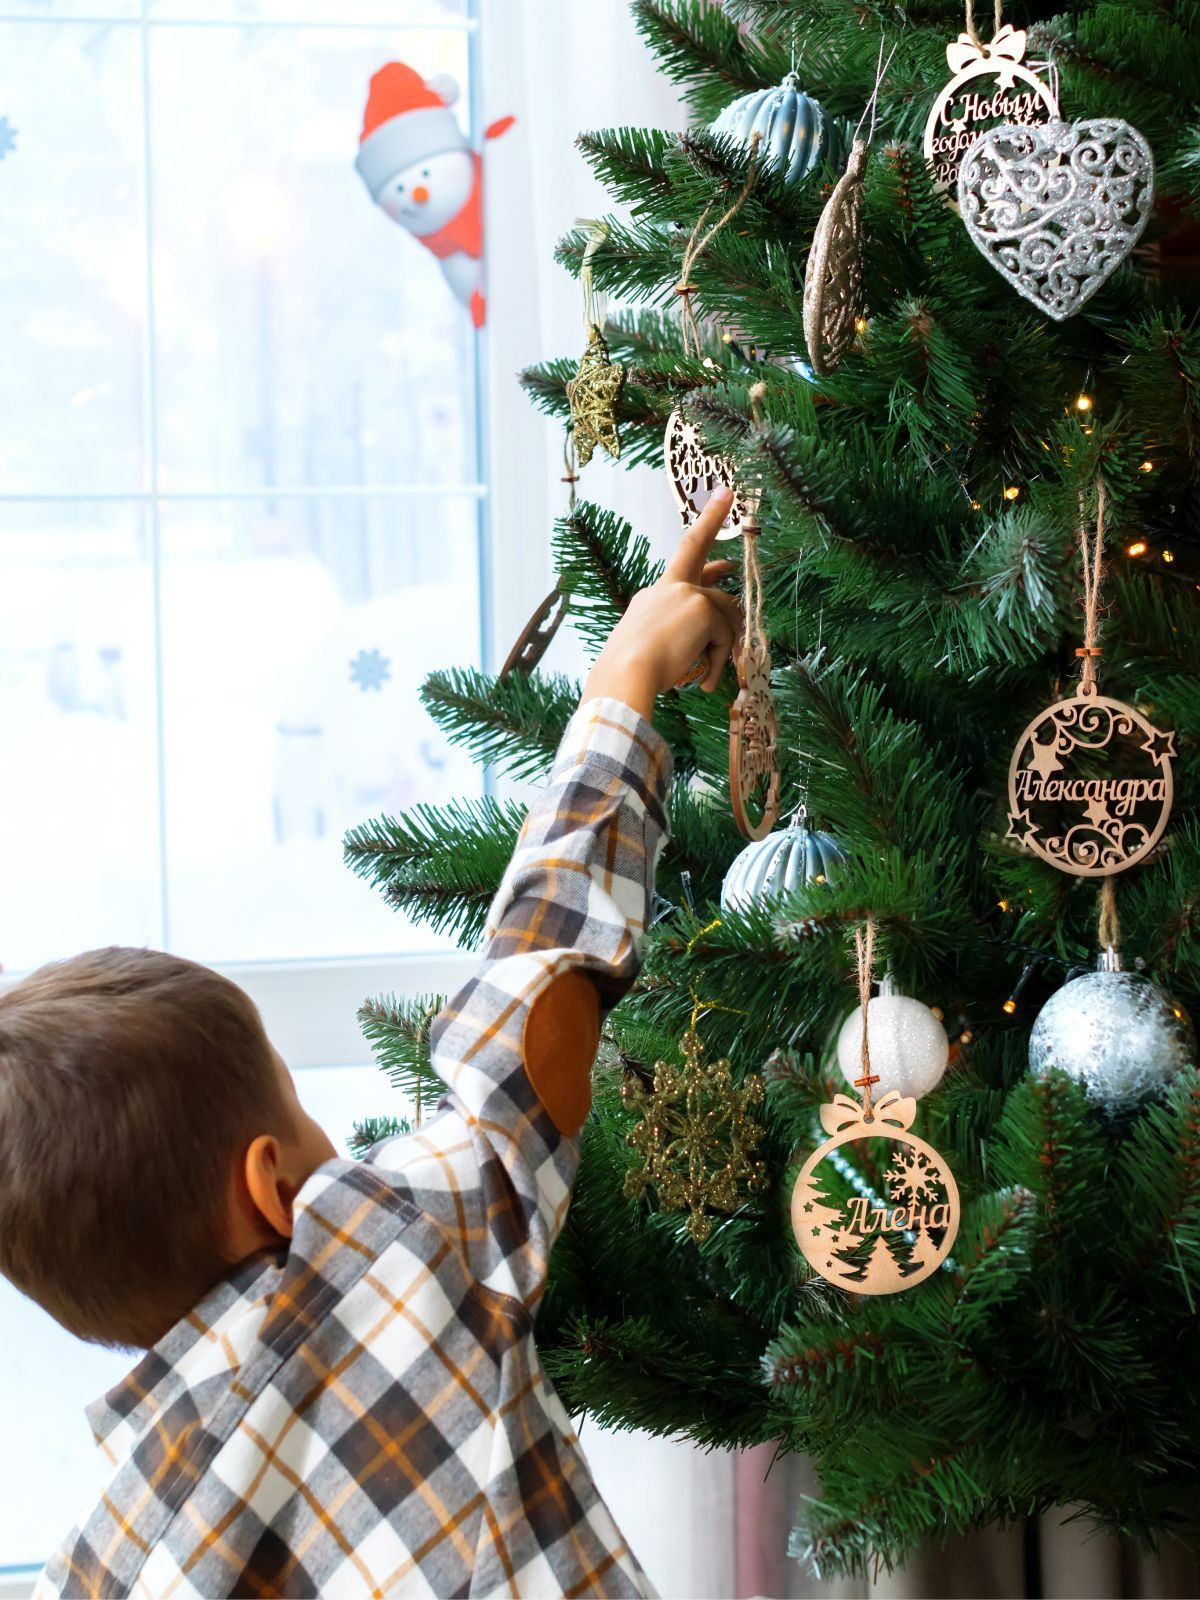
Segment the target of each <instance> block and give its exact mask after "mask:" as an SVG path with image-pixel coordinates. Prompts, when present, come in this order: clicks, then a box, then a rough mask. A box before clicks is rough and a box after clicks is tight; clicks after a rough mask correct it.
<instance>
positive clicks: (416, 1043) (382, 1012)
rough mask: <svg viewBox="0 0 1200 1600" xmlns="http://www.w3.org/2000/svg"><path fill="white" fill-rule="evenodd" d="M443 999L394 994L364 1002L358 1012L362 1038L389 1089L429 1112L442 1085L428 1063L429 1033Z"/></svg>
mask: <svg viewBox="0 0 1200 1600" xmlns="http://www.w3.org/2000/svg"><path fill="white" fill-rule="evenodd" d="M445 1001H446V997H445V996H444V995H438V994H435V995H413V996H411V997H406V998H404V999H398V998H397V997H396V996H395V995H394V994H389V995H380V996H378V997H377V998H376V999H373V1000H364V1002H363V1003H362V1005H361V1006H360V1007H359V1008H358V1021H359V1026H360V1027H361V1028H362V1031H363V1037H364V1038H365V1039H366V1040H367V1042H368V1044H369V1045H370V1046H371V1048H372V1050H373V1051H374V1053H375V1057H376V1059H377V1060H378V1062H379V1065H380V1066H381V1067H382V1068H383V1070H384V1071H385V1072H386V1073H387V1075H388V1077H389V1078H390V1080H391V1082H392V1083H393V1085H394V1086H395V1087H396V1088H397V1089H399V1090H401V1092H402V1093H403V1094H405V1095H407V1096H408V1098H409V1099H410V1100H412V1101H418V1100H421V1101H423V1103H424V1105H425V1106H426V1107H427V1108H428V1109H430V1110H432V1109H433V1107H434V1106H435V1105H436V1103H437V1100H438V1098H439V1096H440V1095H441V1093H442V1090H443V1087H444V1085H443V1084H442V1081H441V1079H440V1078H439V1077H438V1075H437V1073H436V1072H435V1071H434V1069H433V1064H432V1061H431V1060H430V1040H429V1029H430V1024H431V1023H432V1021H433V1019H434V1018H435V1017H436V1016H437V1014H438V1012H439V1011H440V1010H441V1009H442V1006H443V1005H444V1004H445Z"/></svg>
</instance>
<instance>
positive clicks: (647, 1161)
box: [621, 1028, 767, 1244]
mask: <svg viewBox="0 0 1200 1600" xmlns="http://www.w3.org/2000/svg"><path fill="white" fill-rule="evenodd" d="M679 1048H680V1050H681V1051H682V1053H683V1065H682V1066H677V1065H675V1064H674V1063H672V1062H669V1061H656V1062H655V1063H654V1087H653V1088H652V1089H648V1088H646V1087H645V1085H644V1084H642V1083H641V1082H640V1081H639V1080H638V1079H637V1078H633V1077H630V1078H627V1079H626V1080H625V1082H624V1083H623V1084H622V1085H621V1099H622V1100H623V1101H624V1103H625V1105H626V1106H628V1107H629V1108H630V1109H631V1110H634V1111H640V1112H641V1113H642V1119H641V1121H640V1122H638V1123H637V1124H636V1125H635V1127H634V1128H633V1130H632V1131H631V1132H630V1133H629V1135H628V1137H627V1142H628V1143H629V1144H630V1145H632V1147H633V1148H634V1150H636V1151H637V1153H638V1156H639V1157H640V1162H639V1164H638V1165H637V1166H635V1167H632V1168H631V1169H630V1171H629V1172H628V1173H627V1174H626V1177H625V1193H626V1195H628V1196H629V1198H630V1199H637V1198H639V1197H640V1196H641V1195H643V1194H644V1193H645V1192H646V1190H647V1189H649V1188H654V1189H656V1190H657V1192H658V1205H659V1209H660V1210H662V1211H686V1212H687V1213H688V1220H687V1231H688V1233H689V1234H690V1235H691V1237H692V1238H693V1239H694V1240H695V1241H696V1243H697V1244H703V1243H704V1241H705V1239H707V1238H708V1236H709V1234H710V1233H711V1232H712V1227H713V1218H712V1215H711V1213H712V1212H714V1211H716V1212H729V1211H734V1210H736V1208H737V1206H738V1205H739V1203H740V1199H741V1196H740V1193H739V1187H740V1186H744V1187H745V1188H747V1189H749V1190H751V1191H754V1190H758V1189H761V1188H762V1187H763V1186H764V1184H765V1183H766V1181H767V1169H766V1165H765V1163H763V1162H762V1161H757V1160H755V1159H754V1158H753V1157H752V1155H751V1152H752V1151H753V1150H754V1148H755V1146H756V1145H757V1144H758V1143H759V1141H760V1140H761V1139H762V1137H763V1128H762V1125H761V1123H759V1121H758V1120H757V1118H756V1117H755V1116H754V1109H755V1107H756V1106H759V1105H761V1104H762V1098H763V1081H762V1079H761V1078H760V1077H759V1076H758V1075H757V1074H755V1073H751V1074H750V1075H749V1076H747V1077H746V1078H745V1079H743V1081H742V1082H741V1084H735V1083H734V1081H733V1073H732V1071H731V1069H730V1065H729V1062H728V1061H727V1060H725V1058H724V1057H722V1058H721V1059H720V1060H719V1061H717V1062H715V1063H714V1064H712V1065H711V1066H710V1065H706V1064H705V1062H704V1046H703V1044H702V1043H701V1041H700V1038H699V1035H698V1034H697V1033H696V1031H695V1029H693V1028H689V1029H688V1031H687V1033H685V1034H684V1036H683V1038H682V1039H681V1040H680V1042H679Z"/></svg>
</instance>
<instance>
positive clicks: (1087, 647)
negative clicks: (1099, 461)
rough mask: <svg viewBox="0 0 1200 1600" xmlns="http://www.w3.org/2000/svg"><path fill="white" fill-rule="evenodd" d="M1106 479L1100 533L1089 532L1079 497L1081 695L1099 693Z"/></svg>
mask: <svg viewBox="0 0 1200 1600" xmlns="http://www.w3.org/2000/svg"><path fill="white" fill-rule="evenodd" d="M1104 503H1105V494H1104V479H1103V478H1101V477H1097V479H1096V532H1095V535H1094V537H1093V536H1092V535H1091V534H1089V532H1088V524H1087V517H1086V513H1085V510H1084V503H1083V496H1082V495H1080V497H1079V554H1080V559H1081V564H1082V567H1083V644H1082V646H1081V648H1080V649H1078V650H1076V652H1075V654H1076V655H1077V656H1080V657H1081V658H1082V660H1083V672H1082V674H1081V675H1080V679H1079V692H1080V694H1086V695H1091V694H1095V692H1096V662H1097V660H1098V659H1099V656H1100V654H1101V651H1100V647H1099V645H1097V643H1096V634H1097V631H1098V630H1099V627H1100V585H1101V581H1102V579H1103V577H1104Z"/></svg>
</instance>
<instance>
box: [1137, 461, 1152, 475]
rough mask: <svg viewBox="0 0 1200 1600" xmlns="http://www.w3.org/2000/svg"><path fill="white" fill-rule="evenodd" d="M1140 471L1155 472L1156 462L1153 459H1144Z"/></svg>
mask: <svg viewBox="0 0 1200 1600" xmlns="http://www.w3.org/2000/svg"><path fill="white" fill-rule="evenodd" d="M1138 471H1139V472H1153V471H1154V463H1153V461H1143V462H1142V464H1141V466H1140V467H1139V468H1138Z"/></svg>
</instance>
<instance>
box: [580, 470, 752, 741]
mask: <svg viewBox="0 0 1200 1600" xmlns="http://www.w3.org/2000/svg"><path fill="white" fill-rule="evenodd" d="M732 504H733V494H732V492H731V491H730V490H729V489H717V490H716V491H715V493H714V494H713V496H712V499H711V500H709V502H708V504H707V505H706V506H705V508H704V510H703V511H702V512H701V513H700V515H699V516H698V517H697V518H696V520H695V522H693V523H692V525H691V527H690V528H688V529H687V530H686V531H685V532H684V535H683V537H682V538H681V539H680V541H679V547H678V549H677V550H676V551H675V554H674V555H673V556H672V557H671V559H670V561H668V562H667V565H666V568H665V570H664V572H663V575H662V577H661V578H660V579H659V580H658V582H657V583H655V584H652V585H651V587H650V588H649V589H639V590H638V592H637V594H635V595H634V597H633V599H632V600H631V601H630V602H629V606H628V608H627V609H626V611H625V614H624V616H623V617H622V618H621V620H620V622H618V623H617V625H616V627H615V628H614V629H613V631H612V632H611V633H610V634H609V636H608V641H607V643H606V644H605V646H604V648H603V650H601V652H600V654H599V655H598V656H597V657H596V661H595V664H594V665H593V667H592V670H591V672H590V673H589V674H588V680H587V683H586V684H585V685H584V690H583V694H582V695H581V696H580V701H579V703H580V705H582V704H583V703H584V701H586V700H594V699H596V698H597V697H598V696H600V695H611V696H612V697H613V698H614V699H616V700H623V701H624V702H625V704H626V705H628V706H632V707H633V709H634V710H635V711H638V712H640V713H641V714H642V716H644V717H649V716H650V715H651V714H652V713H653V711H654V702H655V700H656V699H657V698H658V696H659V695H660V694H662V693H663V692H664V691H665V690H667V689H670V688H672V687H673V686H674V685H676V684H678V683H679V681H680V679H681V678H683V677H685V676H686V675H687V673H688V670H689V669H690V668H691V667H692V666H693V665H694V663H695V661H696V658H697V657H698V656H699V655H701V654H702V653H704V652H707V654H708V671H707V672H706V673H705V674H704V677H703V678H701V679H700V687H701V688H702V689H705V690H708V691H709V692H710V693H711V691H712V690H713V689H715V688H716V687H717V684H718V683H719V682H720V679H721V673H722V672H723V671H724V670H725V663H726V662H727V661H728V660H729V656H730V653H731V651H733V649H734V648H735V645H736V642H737V640H738V639H739V638H740V636H741V631H742V626H743V624H742V608H741V606H740V605H739V604H738V602H737V601H736V600H735V599H734V597H733V596H732V595H731V594H726V593H725V591H724V590H723V589H714V588H712V587H711V585H712V584H713V583H715V582H716V580H717V579H718V578H724V577H725V576H727V575H728V574H729V573H730V572H733V571H734V570H735V565H734V563H733V562H732V561H709V560H708V559H707V557H708V552H709V550H711V548H712V545H713V541H714V540H715V539H716V537H717V534H718V533H719V532H720V530H721V526H722V524H723V523H724V521H725V518H726V517H727V516H728V514H729V508H730V506H731V505H732Z"/></svg>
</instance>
